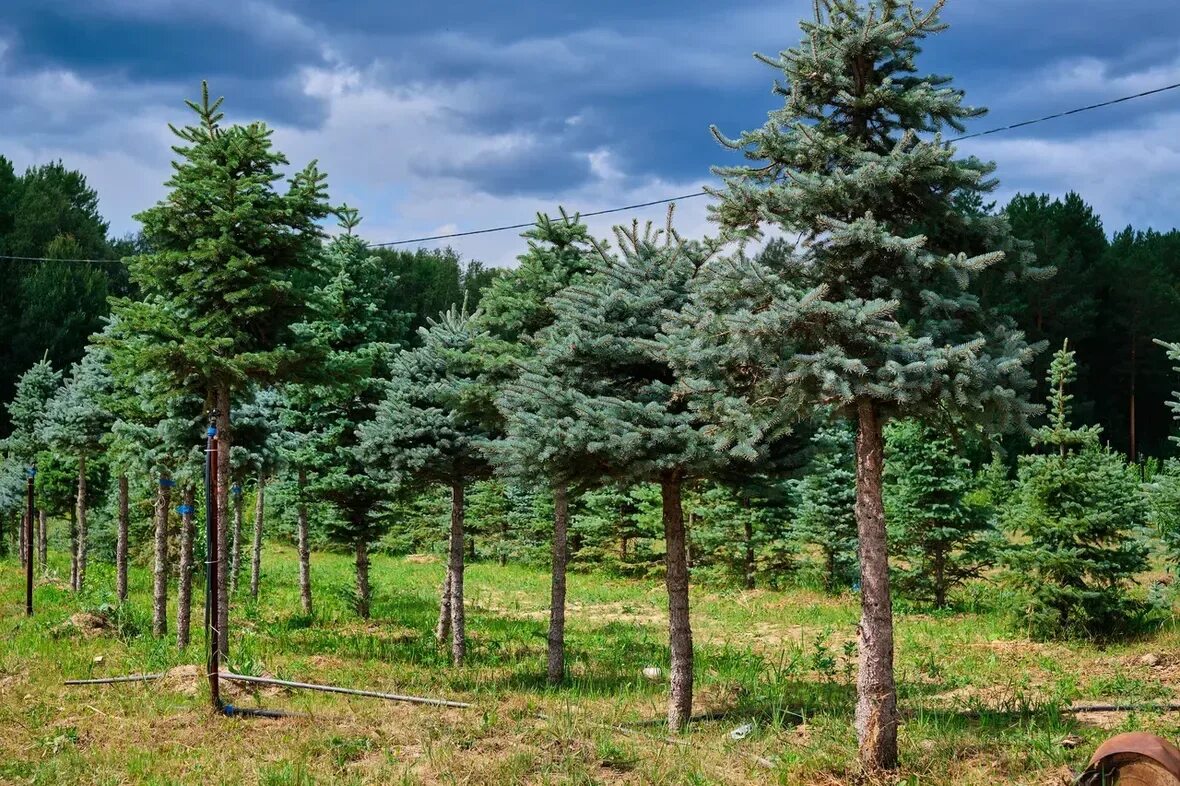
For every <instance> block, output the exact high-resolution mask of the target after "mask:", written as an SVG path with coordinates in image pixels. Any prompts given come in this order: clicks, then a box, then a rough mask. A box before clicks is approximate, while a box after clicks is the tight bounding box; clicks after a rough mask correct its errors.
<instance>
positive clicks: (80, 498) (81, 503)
mask: <svg viewBox="0 0 1180 786" xmlns="http://www.w3.org/2000/svg"><path fill="white" fill-rule="evenodd" d="M75 508H76V510H75V513H74V515H75V517H76V518H77V519H78V586H77V587H75V589H77V590H78V591H79V592H81V591H82V588H83V587H85V586H86V541H87V540H88V538H87V535H86V457H85V456H79V457H78V495H77V498H76V500H75Z"/></svg>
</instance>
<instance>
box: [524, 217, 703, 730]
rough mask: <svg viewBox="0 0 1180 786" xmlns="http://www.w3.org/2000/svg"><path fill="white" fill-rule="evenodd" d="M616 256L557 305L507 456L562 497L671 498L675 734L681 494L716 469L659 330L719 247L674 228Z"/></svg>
mask: <svg viewBox="0 0 1180 786" xmlns="http://www.w3.org/2000/svg"><path fill="white" fill-rule="evenodd" d="M616 237H617V240H618V246H619V248H618V252H617V253H613V252H610V251H608V250H607V249H606V248H604V247H602V246H601V245H597V246H596V250H597V254H596V255H595V256H594V257H593V261H594V268H593V272H592V273H591V274H590V276H589V277H588V278H587V279H586V280H585V281H584V282H583V283H581V284H574V285H572V286H569V287H566V288H565V289H563V290H561V291H560V292H559V293H558V294H557V295H555V296H554V297H553V298H552V300H551V301H550V305H551V307H552V308H553V310H554V312H555V315H556V320H555V322H554V324H553V325H552V326H550V327H549V328H547V329H545V330H543V331H542V332H541V334H540V335H541V337H542V344H541V346H540V349H539V351H538V355H537V358H536V359H535V360H534V361H533V362H531V363H529V364H527V370H526V371H525V372H524V373H522V374H521V376H520V378H519V379H518V380H516V381H515V382H513V383H511V384H509V385H508V386H507V388H506V389H505V392H504V394H503V396H502V398H501V405H502V408H503V410H504V411H505V412H506V413H507V415H508V418H507V420H508V423H507V435H506V438H505V441H504V446H503V451H502V452H503V453H504V454H505V455H506V456H507V457H508V459H507V460H508V461H509V462H510V463H511V464H513V465H515V466H518V467H532V468H534V469H535V470H536V471H539V473H540V474H543V475H544V476H545V477H548V478H551V479H553V480H554V482H555V485H557V484H561V483H565V484H581V485H596V484H599V483H602V482H605V481H607V480H615V481H618V482H623V483H658V484H659V486H660V490H661V497H662V507H663V523H664V541H665V554H666V557H665V561H666V565H667V575H666V584H667V590H668V611H669V636H670V645H671V675H670V676H671V692H670V697H669V704H668V723H669V725H670V726H671V727H672V728H673V729H675V730H679V729H681V728H683V727H684V725H685V724H686V723H687V722H688V719H689V717H690V716H691V714H692V686H693V675H692V663H693V652H692V629H691V625H690V622H689V607H688V565H687V559H686V543H685V527H684V509H683V503H682V491H683V487H684V484H685V482H686V481H687V480H689V479H690V478H692V477H694V476H697V475H698V474H699V473H701V472H703V471H708V470H709V469H711V468H712V467H713V459H714V457H715V454H714V453H713V452H712V451H710V450H709V449H708V448H707V447H706V442H705V440H704V439H703V438H702V437H701V434H700V423H699V422H698V420H697V417H696V416H695V414H694V413H693V412H691V411H690V410H689V407H688V402H687V400H686V399H685V397H684V396H683V395H682V391H681V390H680V388H679V386H678V379H677V376H676V374H675V373H674V371H673V370H672V368H671V367H670V366H669V364H668V361H667V350H666V347H665V342H664V341H662V340H661V326H662V324H663V321H664V319H665V314H666V312H673V313H674V312H676V311H678V310H679V309H680V308H681V307H682V306H683V305H684V303H685V301H686V300H687V298H688V291H689V285H690V282H691V281H692V279H693V277H694V276H695V275H696V273H697V271H698V270H699V269H700V267H701V266H702V265H703V264H704V263H705V261H706V260H707V259H708V258H709V257H711V256H712V254H713V252H714V251H715V248H714V247H713V246H712V245H706V244H699V243H691V242H685V241H683V240H681V239H680V238H679V237H678V236H677V235H676V234H675V232H674V231H673V230H672V226H671V211H669V220H668V226H667V228H666V229H664V230H660V231H653V229H652V226H651V225H650V224H648V225H647V228H646V230H644V231H640V229H639V226H638V224H635V225H633V226H632V227H630V228H622V227H620V228H617V229H616Z"/></svg>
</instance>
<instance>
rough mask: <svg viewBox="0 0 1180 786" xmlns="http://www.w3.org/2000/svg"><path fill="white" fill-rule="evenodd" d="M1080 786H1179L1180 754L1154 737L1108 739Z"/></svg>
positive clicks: (1138, 733) (1139, 735)
mask: <svg viewBox="0 0 1180 786" xmlns="http://www.w3.org/2000/svg"><path fill="white" fill-rule="evenodd" d="M1078 783H1079V784H1080V786H1116V784H1117V786H1180V750H1178V749H1177V748H1176V747H1175V746H1173V745H1172V744H1171V743H1170V742H1168V741H1167V740H1165V739H1163V738H1162V737H1157V736H1155V735H1154V734H1148V733H1146V732H1141V731H1134V732H1130V733H1128V734H1119V735H1117V736H1115V737H1111V738H1110V739H1109V740H1107V741H1106V742H1104V743H1102V744H1101V745H1099V746H1098V750H1096V751H1094V755H1093V756H1091V757H1090V766H1089V767H1088V768H1087V769H1086V771H1085V772H1084V773H1082V776H1081V778H1079V779H1078Z"/></svg>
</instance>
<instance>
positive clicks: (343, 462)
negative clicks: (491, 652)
mask: <svg viewBox="0 0 1180 786" xmlns="http://www.w3.org/2000/svg"><path fill="white" fill-rule="evenodd" d="M338 214H339V216H340V219H341V222H342V225H343V227H344V229H345V230H346V233H345V234H342V235H340V236H339V237H337V238H336V239H335V240H333V241H332V243H331V244H329V246H328V247H327V249H326V250H325V252H324V255H323V257H322V259H321V260H320V263H319V264H320V268H321V273H322V276H323V282H322V283H321V285H320V286H318V287H317V288H316V289H315V290H314V291H313V292H312V295H311V302H312V304H313V307H314V318H313V319H312V320H310V321H307V322H304V323H300V324H299V325H297V326H296V327H295V332H296V334H297V335H298V336H299V337H300V338H301V339H302V340H303V341H304V342H306V343H308V344H309V345H311V346H314V347H317V350H316V355H317V357H319V358H320V360H319V361H318V362H317V364H316V366H315V368H314V369H312V370H310V371H309V372H308V374H309V376H310V377H311V379H310V381H308V382H306V383H304V384H300V385H288V386H287V387H286V388H285V398H286V401H285V407H283V416H282V417H283V419H284V420H285V421H286V424H287V427H288V429H289V430H290V431H291V432H292V433H291V435H290V437H289V438H288V441H287V443H286V445H285V450H284V453H285V454H286V456H287V459H288V461H290V463H291V464H293V465H294V466H295V468H296V471H297V472H298V473H299V478H300V486H301V488H300V489H299V490H298V493H299V494H300V495H301V498H300V500H299V504H300V505H305V504H306V501H305V500H304V499H303V497H308V498H310V499H313V500H319V501H323V502H328V503H331V505H332V506H333V507H334V508H335V509H336V511H337V513H338V518H337V519H334V520H333V523H332V525H331V526H330V527H329V532H328V534H329V537H330V538H331V539H333V540H334V541H336V542H338V543H344V544H347V545H349V546H350V547H352V549H353V552H354V554H355V558H356V595H355V601H356V611H357V613H359V614H360V615H361V616H362V617H364V618H368V616H369V613H370V606H371V591H370V584H369V576H368V570H369V547H370V545H371V544H372V543H374V542H375V541H376V540H378V539H379V538H380V536H381V534H382V532H383V531H384V528H385V521H384V520H383V519H381V518H379V517H378V516H377V511H376V508H377V507H378V505H380V504H381V503H382V502H383V501H384V500H385V496H386V495H385V490H384V488H383V487H382V484H381V483H380V482H379V481H378V480H377V479H376V478H375V477H374V476H373V475H371V474H368V473H367V472H366V471H365V469H366V467H365V461H364V459H363V457H362V455H361V453H360V442H359V433H358V429H359V428H361V427H362V426H363V425H364V424H367V423H368V422H369V421H370V420H371V419H372V418H373V416H374V410H375V407H376V405H377V404H378V403H379V402H380V400H381V396H382V394H383V383H382V380H383V379H385V378H387V377H388V376H389V374H390V373H391V371H390V368H391V362H392V357H393V354H394V352H395V350H396V347H397V345H398V343H399V342H400V341H401V340H402V338H403V336H404V334H405V327H406V323H407V322H408V315H406V314H404V313H402V312H400V311H394V310H390V309H389V308H388V299H389V296H390V293H391V291H392V289H393V287H394V286H395V285H396V279H393V278H392V277H390V276H388V275H387V274H386V272H385V270H384V268H383V265H382V262H381V259H380V258H379V257H377V256H374V255H373V254H372V253H371V252H370V251H369V249H368V248H367V247H366V245H365V243H364V241H362V240H361V239H360V238H358V237H356V236H354V235H353V234H352V230H353V229H354V228H355V227H356V226H357V225H358V224H359V223H360V217H359V215H358V214H357V212H356V211H355V210H353V209H351V208H348V207H347V206H345V207H342V208H340V209H339V211H338ZM300 522H301V524H300V526H301V527H304V528H305V527H306V510H305V509H304V510H303V511H302V512H301V514H300ZM256 523H257V522H256ZM300 539H301V541H302V543H301V546H300V553H301V559H306V551H307V543H306V541H307V535H306V532H305V531H302V532H301V534H300ZM307 570H308V568H307V567H303V568H301V573H302V572H306V571H307ZM310 592H311V589H310V579H308V581H307V589H306V593H305V595H304V597H305V607H306V608H307V609H308V610H309V609H310V605H311V601H310Z"/></svg>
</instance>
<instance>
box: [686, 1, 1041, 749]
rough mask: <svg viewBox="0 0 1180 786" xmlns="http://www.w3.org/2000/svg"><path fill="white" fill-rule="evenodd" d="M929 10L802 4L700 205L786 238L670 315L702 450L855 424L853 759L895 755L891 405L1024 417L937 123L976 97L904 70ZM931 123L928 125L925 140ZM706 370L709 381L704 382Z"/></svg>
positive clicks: (720, 274) (1016, 353)
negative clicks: (685, 337)
mask: <svg viewBox="0 0 1180 786" xmlns="http://www.w3.org/2000/svg"><path fill="white" fill-rule="evenodd" d="M942 5H943V3H942V2H941V0H939V2H936V3H935V4H934V6H933V8H932V9H931V10H929V11H921V10H919V9H917V8H915V7H914V5H913V3H912V2H910V0H871V2H869V3H868V4H867V5H862V4H860V3H855V2H846V1H845V0H817V2H816V3H815V6H814V10H815V15H814V18H813V19H810V20H806V21H804V22H803V23H802V25H801V26H802V30H803V41H802V42H801V44H800V45H799V46H797V47H795V48H793V49H789V50H786V51H784V52H782V53H781V54H780V55H779V56H778V57H777V58H770V57H762V56H760V59H761V60H762V61H763V62H765V63H767V64H768V65H769V66H771V67H772V68H774V69H776V70H778V71H780V72H781V74H782V77H783V80H784V81H783V83H781V84H779V85H777V86H776V91H777V92H778V93H779V94H780V95H781V96H783V97H784V99H785V103H784V106H783V107H782V108H781V109H776V110H774V111H772V112H771V113H770V117H769V120H768V122H767V123H766V125H764V126H763V127H762V128H759V129H756V130H754V131H749V132H746V133H743V134H742V135H741V136H740V137H739V138H737V139H736V140H730V139H727V138H725V137H723V136H722V135H721V134H720V132H717V131H716V130H714V133H715V135H716V136H717V138H718V140H719V141H721V142H722V143H723V144H724V145H725V146H726V147H728V148H730V149H732V150H737V151H741V152H742V153H743V154H744V155H745V157H746V158H747V159H748V160H749V161H750V162H751V163H750V164H749V165H745V166H734V167H725V168H719V169H718V170H716V171H717V172H718V174H719V175H721V177H722V178H723V179H724V181H725V188H724V189H723V190H720V191H718V192H716V196H718V197H719V199H720V202H719V204H717V205H716V206H715V207H714V209H713V211H712V215H713V217H714V219H716V220H717V221H718V222H719V224H720V225H721V226H722V228H723V229H724V230H725V231H726V232H727V233H728V234H729V235H730V236H732V237H738V238H748V237H758V236H759V235H760V234H761V231H762V229H763V228H764V227H765V226H767V225H769V226H772V227H774V228H776V229H778V230H781V231H782V232H783V233H784V234H785V235H786V236H788V237H797V238H798V242H797V243H796V244H795V246H794V248H792V249H790V253H783V254H780V255H776V256H775V257H774V258H772V259H769V260H765V259H760V258H750V257H746V256H745V255H739V256H738V257H737V258H736V260H733V261H731V262H729V263H727V264H719V265H715V266H711V270H710V271H707V272H706V274H705V275H703V276H702V277H701V278H702V286H701V288H700V290H699V294H698V298H697V302H696V305H695V307H694V308H693V309H691V310H690V311H689V312H688V313H687V314H686V315H685V316H686V319H687V320H688V323H689V324H690V325H691V326H692V331H693V333H694V334H695V335H696V336H697V339H696V343H695V344H694V351H693V353H692V357H691V358H690V360H692V361H693V362H695V364H696V367H697V369H698V370H697V371H696V372H694V373H696V374H698V375H700V376H701V377H703V378H705V379H704V380H703V381H702V383H701V384H700V390H701V391H702V392H703V393H707V392H708V391H714V390H715V391H718V392H715V393H712V394H711V395H710V396H708V397H705V399H704V400H705V401H706V402H707V403H708V404H709V405H710V406H711V407H712V408H713V409H714V410H716V411H717V412H718V413H720V414H721V415H723V420H721V422H722V423H723V424H724V425H725V426H726V428H724V429H720V430H719V439H718V442H717V445H718V447H719V448H720V449H724V450H727V451H729V452H730V453H731V454H734V455H743V454H748V453H749V452H751V451H755V450H756V449H757V447H756V446H757V444H758V443H759V442H760V441H761V439H762V438H763V437H764V436H765V435H767V434H774V433H776V432H778V431H779V430H781V429H782V428H785V427H787V426H789V425H790V424H791V423H792V422H793V421H795V420H797V419H799V418H801V417H806V416H807V415H808V414H809V412H810V410H811V409H812V408H814V407H816V406H820V405H823V406H827V407H832V408H835V409H837V410H839V411H840V412H841V413H843V414H845V415H846V416H847V417H848V418H850V419H851V420H853V421H854V422H855V423H856V429H857V440H856V456H857V504H856V514H857V523H858V534H859V543H860V564H861V590H862V591H861V605H862V619H861V624H860V626H859V627H858V631H859V636H858V640H859V649H860V664H859V666H860V668H859V675H858V678H857V709H856V728H857V735H858V739H859V742H860V761H861V765H862V767H863V768H864V769H865V770H866V771H869V772H874V771H880V770H883V769H892V768H893V767H895V766H896V764H897V725H898V716H897V706H896V705H897V691H896V687H895V683H894V676H893V611H892V603H891V598H890V592H889V564H888V547H887V543H886V528H885V515H884V509H883V505H882V500H881V486H882V471H883V451H884V445H883V438H882V428H883V425H884V423H885V422H887V421H888V420H889V419H890V418H892V417H896V416H905V417H908V416H923V417H930V418H939V417H942V418H947V419H956V418H959V419H967V418H970V419H973V420H980V421H983V422H985V423H987V424H988V425H989V427H991V428H1012V427H1018V426H1020V425H1022V423H1023V421H1024V419H1025V417H1026V416H1027V414H1028V413H1029V412H1030V409H1031V408H1030V407H1029V406H1028V405H1027V404H1025V403H1024V401H1023V397H1024V395H1025V393H1026V391H1027V390H1028V389H1029V387H1030V386H1031V382H1030V379H1029V377H1028V374H1027V372H1026V371H1025V365H1026V364H1027V363H1028V362H1029V361H1030V359H1031V357H1032V355H1033V354H1034V353H1033V352H1032V351H1031V350H1030V349H1029V347H1028V345H1027V342H1026V341H1025V339H1024V336H1023V335H1022V334H1020V333H1018V332H1017V331H1015V330H1014V329H1013V328H1012V327H1011V324H1010V323H1009V322H1008V321H1007V320H1005V319H1003V318H1001V317H1000V316H998V315H993V314H991V313H988V312H987V311H986V310H985V309H984V308H982V307H981V305H980V301H979V299H978V297H977V296H976V295H975V294H974V293H973V292H972V284H973V281H974V280H975V279H976V278H977V277H978V276H979V275H980V274H981V273H982V272H983V271H986V270H987V269H988V268H989V267H997V266H999V265H1001V264H1002V263H1003V264H1004V267H1005V275H1011V276H1020V275H1023V274H1024V273H1025V272H1026V271H1025V267H1026V265H1027V263H1028V258H1027V255H1025V254H1023V253H1013V254H1010V255H1008V256H1007V257H1005V254H1004V253H1003V250H1004V249H1008V248H1012V246H1013V244H1012V243H1011V242H1010V240H1009V234H1008V231H1007V226H1006V224H1005V221H1004V219H1003V218H1002V217H999V216H994V215H990V214H988V213H986V212H985V211H965V210H962V209H961V206H962V204H963V203H964V202H965V201H968V200H969V198H970V197H971V196H972V195H980V194H985V193H987V192H988V191H989V190H991V189H992V188H993V187H994V185H995V181H994V180H992V179H991V178H990V176H989V175H990V173H991V171H992V169H993V168H992V166H991V165H989V164H985V163H983V162H981V161H978V160H977V159H974V158H967V159H957V158H956V157H955V150H954V148H953V147H952V146H950V145H948V144H946V143H944V142H943V140H942V138H941V136H940V135H939V134H938V133H937V132H938V131H939V130H940V129H942V128H944V127H948V126H949V127H950V128H953V129H961V128H962V123H963V121H964V120H966V119H968V118H973V117H977V116H979V115H980V114H982V111H981V110H978V109H974V108H971V107H967V106H964V104H963V94H962V92H961V91H959V90H956V89H953V88H951V87H950V86H949V82H950V80H949V78H946V77H940V76H923V75H920V74H919V73H918V70H917V65H916V58H917V55H918V53H919V51H920V49H919V47H920V44H921V43H922V41H923V40H924V39H926V38H927V37H928V36H930V35H932V34H935V33H937V32H939V31H941V30H943V29H944V25H943V24H942V23H941V22H940V20H939V16H938V14H939V12H940V10H941V8H942ZM931 132H934V133H933V136H929V134H931ZM718 376H720V377H722V378H723V379H724V380H725V384H724V385H721V386H718V385H717V384H716V378H717V377H718Z"/></svg>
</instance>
